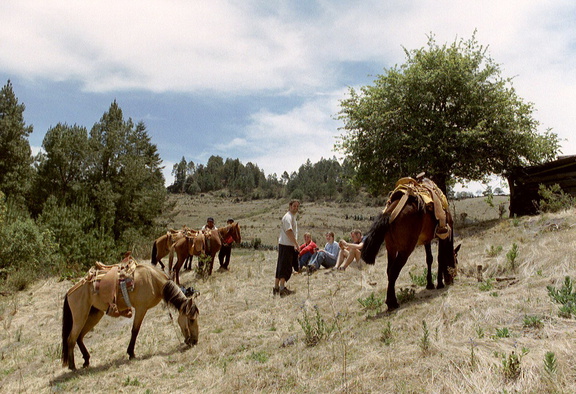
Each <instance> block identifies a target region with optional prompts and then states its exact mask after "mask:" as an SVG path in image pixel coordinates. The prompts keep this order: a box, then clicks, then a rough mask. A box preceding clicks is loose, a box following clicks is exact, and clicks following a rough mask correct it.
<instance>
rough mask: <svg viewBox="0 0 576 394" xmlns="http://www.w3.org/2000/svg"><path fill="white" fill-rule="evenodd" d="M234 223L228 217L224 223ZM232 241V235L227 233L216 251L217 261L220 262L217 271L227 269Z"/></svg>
mask: <svg viewBox="0 0 576 394" xmlns="http://www.w3.org/2000/svg"><path fill="white" fill-rule="evenodd" d="M232 223H234V219H228V220H227V221H226V224H228V225H230V224H232ZM233 243H234V238H232V235H228V236H227V237H226V238H225V239H223V240H222V247H221V248H220V251H219V252H218V261H219V262H220V268H218V272H225V271H228V265H229V264H230V253H231V252H232V244H233Z"/></svg>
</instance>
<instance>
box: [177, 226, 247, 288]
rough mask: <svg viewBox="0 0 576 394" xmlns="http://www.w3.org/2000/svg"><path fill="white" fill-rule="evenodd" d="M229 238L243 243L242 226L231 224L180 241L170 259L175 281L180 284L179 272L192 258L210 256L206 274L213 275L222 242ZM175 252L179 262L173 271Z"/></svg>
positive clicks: (200, 264)
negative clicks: (189, 258)
mask: <svg viewBox="0 0 576 394" xmlns="http://www.w3.org/2000/svg"><path fill="white" fill-rule="evenodd" d="M228 236H232V239H234V242H241V241H242V236H241V234H240V225H239V224H238V223H237V222H236V223H232V224H229V225H227V226H225V227H220V228H219V229H218V230H209V231H205V232H198V233H197V234H196V235H194V237H186V239H180V240H178V241H177V242H176V243H175V244H174V248H173V251H171V252H170V259H169V263H168V267H169V270H170V272H171V273H172V276H173V277H174V280H175V281H176V283H177V284H180V278H179V272H180V268H182V265H183V264H184V262H185V260H186V259H187V258H188V257H191V256H200V258H202V257H204V256H208V258H209V260H208V261H207V262H206V264H207V267H206V272H207V274H208V275H212V268H213V266H214V257H215V256H216V254H217V253H218V251H219V250H220V248H221V247H222V240H223V239H224V238H226V237H228ZM174 252H176V255H177V261H176V264H175V265H174V271H172V261H173V256H174ZM198 265H199V267H201V268H203V266H202V263H201V262H199V263H198Z"/></svg>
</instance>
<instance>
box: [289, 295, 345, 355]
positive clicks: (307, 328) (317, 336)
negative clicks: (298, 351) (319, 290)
mask: <svg viewBox="0 0 576 394" xmlns="http://www.w3.org/2000/svg"><path fill="white" fill-rule="evenodd" d="M314 312H315V316H313V317H312V316H311V315H310V314H309V313H308V310H307V309H306V307H304V308H302V319H297V320H298V323H300V327H302V330H303V331H304V343H305V344H306V346H316V345H317V344H318V343H319V342H320V341H321V340H322V339H324V338H328V337H329V336H330V335H331V334H332V332H333V331H334V330H335V329H336V324H337V323H338V320H337V319H338V317H336V318H335V319H334V322H333V323H332V324H327V323H326V321H325V320H324V317H323V316H322V315H321V314H320V309H319V308H318V306H317V305H314Z"/></svg>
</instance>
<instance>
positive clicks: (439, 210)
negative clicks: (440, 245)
mask: <svg viewBox="0 0 576 394" xmlns="http://www.w3.org/2000/svg"><path fill="white" fill-rule="evenodd" d="M410 196H414V197H416V198H417V199H418V201H419V203H421V204H423V205H424V206H425V207H426V209H428V210H431V211H433V212H434V217H435V218H436V220H437V221H438V226H437V227H436V236H437V237H438V238H440V239H446V238H448V236H450V233H451V231H452V230H451V229H450V226H449V225H448V223H447V210H448V200H447V199H446V196H445V195H444V193H442V191H441V190H440V189H439V188H438V186H437V185H436V184H435V183H434V182H433V181H432V180H430V179H428V178H420V177H419V178H418V180H416V179H414V178H411V177H405V178H401V179H399V180H398V182H396V187H395V188H394V191H393V192H392V193H390V197H389V198H388V202H387V203H386V208H385V209H384V212H387V211H388V210H389V208H390V205H391V204H392V202H394V201H396V200H398V199H399V200H400V201H399V202H398V204H397V205H396V207H395V208H394V210H393V211H392V213H390V219H389V223H392V222H393V221H394V220H395V219H396V217H397V216H398V214H399V213H400V212H401V211H402V209H403V208H404V206H405V205H406V202H407V201H408V198H409V197H410Z"/></svg>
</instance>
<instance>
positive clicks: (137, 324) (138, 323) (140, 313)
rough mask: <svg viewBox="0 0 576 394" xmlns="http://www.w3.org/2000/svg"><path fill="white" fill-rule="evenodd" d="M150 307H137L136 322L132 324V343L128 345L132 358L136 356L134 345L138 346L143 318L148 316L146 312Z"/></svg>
mask: <svg viewBox="0 0 576 394" xmlns="http://www.w3.org/2000/svg"><path fill="white" fill-rule="evenodd" d="M147 311H148V309H144V308H138V309H136V313H135V314H134V323H133V324H132V336H131V337H130V344H129V345H128V350H127V351H126V352H127V353H128V357H129V358H130V360H132V359H133V358H134V357H136V356H135V355H134V346H136V338H137V337H138V333H139V332H140V326H141V325H142V320H144V316H146V312H147Z"/></svg>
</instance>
